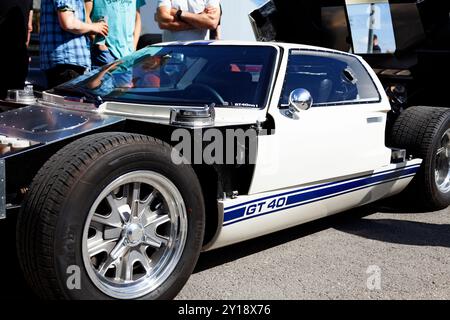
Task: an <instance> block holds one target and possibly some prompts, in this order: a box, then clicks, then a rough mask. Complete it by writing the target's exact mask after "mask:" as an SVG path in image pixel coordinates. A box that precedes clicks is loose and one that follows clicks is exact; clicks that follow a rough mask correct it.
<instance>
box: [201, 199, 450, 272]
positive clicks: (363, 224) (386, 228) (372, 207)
mask: <svg viewBox="0 0 450 320" xmlns="http://www.w3.org/2000/svg"><path fill="white" fill-rule="evenodd" d="M377 212H383V213H395V214H406V213H408V214H414V213H424V212H426V211H424V210H421V209H419V208H417V207H413V206H412V205H410V204H408V202H407V201H405V199H403V198H400V197H393V198H390V199H386V200H382V201H379V202H376V203H373V204H369V205H366V206H363V207H359V208H355V209H352V210H349V211H346V212H342V213H339V214H337V215H333V216H330V217H326V218H322V219H319V220H316V221H312V222H309V223H306V224H303V225H299V226H296V227H293V228H290V229H286V230H282V231H278V232H276V233H273V234H269V235H266V236H263V237H260V238H257V239H252V240H248V241H245V242H242V243H238V244H235V245H232V246H229V247H225V248H221V249H217V250H214V251H211V252H204V253H202V254H201V256H200V258H199V261H198V263H197V266H196V268H195V270H194V273H198V272H202V271H204V270H207V269H210V268H214V267H217V266H220V265H222V264H225V263H228V262H232V261H235V260H238V259H241V258H244V257H246V256H249V255H252V254H255V253H257V252H260V251H264V250H268V249H270V248H273V247H276V246H279V245H282V244H284V243H288V242H291V241H294V240H297V239H300V238H302V237H305V236H307V235H310V234H314V233H316V232H320V231H323V230H326V229H329V228H333V229H336V230H339V231H342V232H346V233H350V234H354V235H357V236H360V237H363V238H367V239H372V240H379V241H384V242H391V243H396V244H406V245H422V246H443V247H450V225H435V224H428V223H421V222H412V221H405V220H394V219H381V220H380V219H377V220H371V219H364V217H366V216H369V215H372V214H374V213H377Z"/></svg>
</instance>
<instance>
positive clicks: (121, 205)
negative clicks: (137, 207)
mask: <svg viewBox="0 0 450 320" xmlns="http://www.w3.org/2000/svg"><path fill="white" fill-rule="evenodd" d="M106 201H108V204H109V206H110V207H111V214H114V217H115V219H119V221H121V223H126V222H128V221H129V220H130V214H131V210H130V207H129V206H128V204H127V203H126V199H120V200H119V199H117V198H116V197H115V196H114V195H113V194H112V193H111V194H109V195H108V196H107V197H106Z"/></svg>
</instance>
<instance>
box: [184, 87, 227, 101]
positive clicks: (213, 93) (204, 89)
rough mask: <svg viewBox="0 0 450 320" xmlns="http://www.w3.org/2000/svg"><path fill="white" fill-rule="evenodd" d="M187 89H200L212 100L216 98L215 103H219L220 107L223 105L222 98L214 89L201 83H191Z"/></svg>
mask: <svg viewBox="0 0 450 320" xmlns="http://www.w3.org/2000/svg"><path fill="white" fill-rule="evenodd" d="M187 89H189V90H191V89H200V90H203V91H208V93H210V94H211V95H212V96H213V97H214V98H216V100H217V101H216V102H219V104H220V105H221V106H224V105H225V100H224V99H223V98H222V96H221V95H220V94H219V93H218V92H217V90H216V89H214V88H212V87H210V86H208V85H207V84H203V83H192V84H191V85H190V86H189V87H188V88H187Z"/></svg>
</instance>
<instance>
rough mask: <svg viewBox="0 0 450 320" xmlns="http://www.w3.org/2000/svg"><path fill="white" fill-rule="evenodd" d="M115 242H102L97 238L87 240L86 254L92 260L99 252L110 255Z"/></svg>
mask: <svg viewBox="0 0 450 320" xmlns="http://www.w3.org/2000/svg"><path fill="white" fill-rule="evenodd" d="M116 241H117V240H103V239H102V238H99V237H94V238H92V239H89V240H88V243H87V246H88V253H89V257H90V258H92V257H94V256H96V255H97V254H99V253H101V252H106V253H108V254H109V253H110V252H111V250H113V249H114V247H115V245H116Z"/></svg>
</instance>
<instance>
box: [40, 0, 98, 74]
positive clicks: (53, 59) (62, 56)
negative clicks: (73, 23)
mask: <svg viewBox="0 0 450 320" xmlns="http://www.w3.org/2000/svg"><path fill="white" fill-rule="evenodd" d="M61 10H69V11H73V13H74V15H75V17H76V18H77V19H79V20H81V21H85V20H86V12H85V8H84V1H83V0H42V2H41V26H40V27H41V30H40V54H41V69H42V70H48V69H51V68H53V67H55V66H56V65H59V64H71V65H76V66H81V67H85V68H88V69H89V68H90V67H91V53H90V49H89V39H88V38H87V37H86V36H85V35H77V34H73V33H70V32H67V31H64V30H63V29H62V28H61V26H60V24H59V20H58V15H57V11H61Z"/></svg>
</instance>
